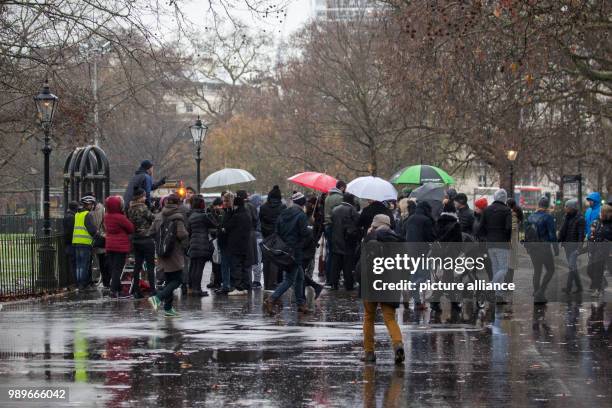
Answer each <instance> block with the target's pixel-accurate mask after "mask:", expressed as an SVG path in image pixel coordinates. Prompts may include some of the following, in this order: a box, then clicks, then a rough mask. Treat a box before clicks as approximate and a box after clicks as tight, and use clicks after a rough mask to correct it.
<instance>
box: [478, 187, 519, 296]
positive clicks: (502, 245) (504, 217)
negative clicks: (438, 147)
mask: <svg viewBox="0 0 612 408" xmlns="http://www.w3.org/2000/svg"><path fill="white" fill-rule="evenodd" d="M507 200H508V194H507V193H506V190H504V189H503V188H500V189H499V190H497V191H496V192H495V193H494V194H493V202H492V203H491V205H489V206H488V207H487V208H485V210H484V211H483V213H482V217H481V220H480V224H479V227H478V236H479V237H480V238H481V239H483V240H484V241H486V243H487V249H488V251H489V257H490V258H491V269H492V274H493V279H492V282H494V283H503V282H505V280H506V274H507V273H508V264H509V261H510V240H511V238H512V211H510V207H508V206H507V205H506V201H507ZM497 294H498V295H500V293H497ZM497 301H498V302H499V303H504V300H503V299H502V298H501V296H498V297H497Z"/></svg>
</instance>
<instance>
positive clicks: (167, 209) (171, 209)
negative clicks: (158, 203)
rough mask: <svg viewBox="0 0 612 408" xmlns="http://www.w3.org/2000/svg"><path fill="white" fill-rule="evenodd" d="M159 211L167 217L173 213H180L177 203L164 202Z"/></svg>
mask: <svg viewBox="0 0 612 408" xmlns="http://www.w3.org/2000/svg"><path fill="white" fill-rule="evenodd" d="M161 213H162V215H163V216H164V217H169V216H171V215H174V214H180V213H181V209H180V208H179V206H178V205H177V204H166V205H165V206H164V208H162V210H161Z"/></svg>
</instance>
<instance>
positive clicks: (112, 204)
mask: <svg viewBox="0 0 612 408" xmlns="http://www.w3.org/2000/svg"><path fill="white" fill-rule="evenodd" d="M104 204H105V205H106V212H107V213H109V214H118V213H121V210H122V208H123V198H122V197H120V196H110V197H108V198H107V199H106V201H105V202H104Z"/></svg>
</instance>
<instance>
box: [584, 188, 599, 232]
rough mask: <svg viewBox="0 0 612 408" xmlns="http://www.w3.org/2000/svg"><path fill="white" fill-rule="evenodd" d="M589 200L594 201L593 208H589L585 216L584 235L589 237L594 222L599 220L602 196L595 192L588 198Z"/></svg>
mask: <svg viewBox="0 0 612 408" xmlns="http://www.w3.org/2000/svg"><path fill="white" fill-rule="evenodd" d="M587 199H588V200H591V201H593V203H594V204H593V206H592V207H589V208H588V209H587V210H586V213H585V214H584V220H585V226H584V233H585V235H586V236H587V238H588V237H590V236H591V224H592V223H593V221H595V220H598V219H599V213H600V212H601V194H599V193H597V192H594V193H591V194H589V195H588V196H587Z"/></svg>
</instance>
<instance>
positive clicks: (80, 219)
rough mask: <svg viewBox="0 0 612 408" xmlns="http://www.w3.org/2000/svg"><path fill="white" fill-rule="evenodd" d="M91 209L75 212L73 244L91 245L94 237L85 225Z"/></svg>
mask: <svg viewBox="0 0 612 408" xmlns="http://www.w3.org/2000/svg"><path fill="white" fill-rule="evenodd" d="M87 214H89V211H81V212H78V213H76V214H74V229H73V230H72V245H91V244H93V237H92V236H91V235H90V234H89V232H88V231H87V227H85V217H87Z"/></svg>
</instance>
